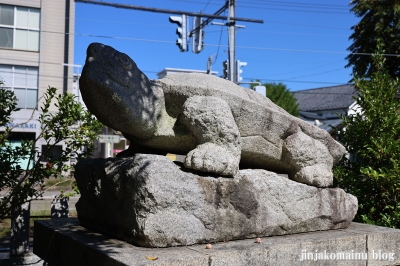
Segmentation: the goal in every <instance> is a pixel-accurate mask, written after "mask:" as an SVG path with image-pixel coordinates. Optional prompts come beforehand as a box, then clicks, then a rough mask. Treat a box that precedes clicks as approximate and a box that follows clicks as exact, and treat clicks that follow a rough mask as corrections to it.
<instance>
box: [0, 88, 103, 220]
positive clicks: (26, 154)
mask: <svg viewBox="0 0 400 266" xmlns="http://www.w3.org/2000/svg"><path fill="white" fill-rule="evenodd" d="M56 92H57V89H55V88H49V89H48V90H47V92H46V93H45V94H44V101H43V104H42V106H41V108H40V110H41V112H40V114H39V119H38V120H39V122H40V124H41V132H40V134H39V135H38V136H36V139H35V140H34V141H23V142H22V143H21V145H20V146H17V147H15V146H13V145H12V144H11V143H10V142H8V141H7V137H8V136H9V134H12V130H13V128H12V127H11V125H12V124H10V122H11V121H12V119H11V115H12V113H13V112H15V111H17V110H18V109H17V108H16V106H17V98H16V97H15V95H14V93H13V92H12V91H10V90H7V89H5V88H0V105H1V107H2V108H1V109H0V126H2V127H5V131H4V132H3V133H0V191H1V194H2V197H1V198H0V219H1V218H3V217H5V216H9V215H10V214H11V213H12V212H13V211H14V210H16V209H18V208H19V206H21V204H22V203H24V202H26V201H29V200H32V199H35V198H37V197H39V196H41V195H42V193H43V184H44V181H45V180H46V179H47V178H49V177H56V178H61V177H62V176H63V175H64V174H65V173H67V172H68V171H70V170H71V169H72V168H73V165H71V164H70V161H71V159H72V158H74V159H78V160H79V159H80V158H83V157H86V156H88V155H89V154H91V152H92V151H93V148H94V145H93V140H94V139H96V138H97V132H99V131H100V129H101V128H102V124H101V123H100V122H98V121H97V119H96V118H95V117H94V116H93V115H92V114H90V113H89V112H88V111H86V110H85V109H84V108H83V106H82V105H81V104H80V103H79V102H77V101H76V100H75V96H74V95H73V94H69V93H66V94H60V95H57V94H56ZM52 103H54V104H55V106H56V107H58V111H57V112H50V111H49V107H50V105H51V104H52ZM27 122H28V121H27ZM39 139H42V140H44V141H45V143H46V145H47V147H48V149H47V150H45V151H44V152H39V151H38V150H37V149H36V147H35V143H36V142H37V141H38V140H39ZM61 143H64V149H63V150H62V153H61V155H60V156H57V157H53V155H52V150H51V148H52V147H54V146H55V145H60V144H61ZM83 148H85V149H84V150H83ZM22 159H27V160H28V164H27V165H28V166H27V168H26V169H24V168H22V167H21V165H20V163H19V162H20V161H21V160H22ZM43 159H46V160H48V164H47V165H43V164H42V161H43Z"/></svg>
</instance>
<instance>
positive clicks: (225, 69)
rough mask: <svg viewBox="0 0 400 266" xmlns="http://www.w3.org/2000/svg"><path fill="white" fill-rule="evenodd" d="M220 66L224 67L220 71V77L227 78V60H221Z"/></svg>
mask: <svg viewBox="0 0 400 266" xmlns="http://www.w3.org/2000/svg"><path fill="white" fill-rule="evenodd" d="M222 67H223V68H224V70H223V71H222V73H223V74H222V77H223V78H224V79H229V60H225V61H224V62H222Z"/></svg>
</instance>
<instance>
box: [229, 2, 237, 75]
mask: <svg viewBox="0 0 400 266" xmlns="http://www.w3.org/2000/svg"><path fill="white" fill-rule="evenodd" d="M235 2H236V0H229V2H228V67H229V71H228V80H230V81H233V82H237V81H236V80H235V77H236V71H235V56H236V55H235V24H236V23H235V20H233V19H232V18H234V17H235Z"/></svg>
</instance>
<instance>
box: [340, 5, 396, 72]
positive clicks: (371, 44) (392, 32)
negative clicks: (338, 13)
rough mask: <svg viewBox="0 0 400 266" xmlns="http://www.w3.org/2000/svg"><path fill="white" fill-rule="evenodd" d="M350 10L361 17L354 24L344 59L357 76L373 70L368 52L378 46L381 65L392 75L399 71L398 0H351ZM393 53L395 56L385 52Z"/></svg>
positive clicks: (373, 66)
mask: <svg viewBox="0 0 400 266" xmlns="http://www.w3.org/2000/svg"><path fill="white" fill-rule="evenodd" d="M350 5H351V6H352V9H351V11H352V12H354V14H355V15H356V16H357V17H360V18H361V20H360V22H359V23H358V24H357V25H354V26H353V27H352V28H351V29H352V30H353V33H352V35H351V36H350V38H349V39H350V40H352V41H353V43H352V44H351V45H350V47H349V48H348V50H349V51H350V52H351V53H352V54H349V55H348V56H347V57H346V59H347V60H348V64H347V65H346V67H353V72H354V73H355V74H356V75H357V76H358V77H362V76H367V77H370V76H371V75H372V74H373V73H374V72H376V71H377V69H376V67H375V65H374V63H373V59H372V56H370V54H371V53H374V52H375V49H376V48H377V47H378V46H379V47H382V48H383V49H384V50H385V54H386V55H387V56H386V58H385V59H386V60H385V68H386V69H387V72H388V74H389V75H390V76H392V77H397V76H399V75H400V56H399V52H400V0H385V1H382V0H379V1H372V0H352V1H351V2H350ZM389 55H397V56H389Z"/></svg>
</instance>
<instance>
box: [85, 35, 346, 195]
mask: <svg viewBox="0 0 400 266" xmlns="http://www.w3.org/2000/svg"><path fill="white" fill-rule="evenodd" d="M80 90H81V93H82V98H83V100H84V102H85V104H86V105H87V108H88V109H89V110H90V111H91V112H92V113H93V114H94V115H96V117H97V118H98V119H99V120H100V121H101V122H102V123H104V124H105V125H107V126H109V127H111V128H113V129H115V130H118V131H121V132H122V133H123V135H124V136H125V137H126V138H127V139H128V140H130V142H131V145H130V147H129V149H128V150H126V151H124V152H122V153H121V154H120V156H129V155H132V154H134V153H138V152H140V153H155V154H163V153H164V154H165V153H167V152H171V153H177V154H187V155H186V158H185V162H184V166H185V167H186V168H190V169H195V170H199V171H203V172H209V173H215V174H218V175H225V176H233V175H235V174H236V173H237V171H238V169H239V164H240V165H241V167H250V168H262V169H267V170H271V171H275V172H278V173H286V174H288V175H289V178H290V179H292V180H295V181H298V182H301V183H305V184H309V185H313V186H317V187H327V186H330V185H331V184H332V180H333V176H332V167H333V165H334V164H336V163H338V161H339V160H340V159H341V157H342V155H343V154H344V152H345V149H344V147H343V146H342V145H340V144H339V143H338V142H336V141H335V140H334V139H332V137H331V136H330V135H329V134H328V133H327V132H326V131H324V130H322V129H320V128H318V127H315V126H313V125H311V124H308V123H306V122H304V121H302V120H300V119H298V118H296V117H293V116H291V115H290V114H288V113H287V112H286V111H285V110H283V109H282V108H280V107H278V106H277V105H275V104H274V103H272V102H271V101H270V100H269V99H268V98H267V97H264V96H262V95H259V94H258V93H256V92H254V91H252V90H249V89H245V88H243V87H240V86H238V85H236V84H234V83H233V82H230V81H227V80H224V79H221V78H218V77H215V76H212V75H206V74H198V73H184V74H174V75H168V76H166V77H164V78H162V79H159V80H154V81H153V80H149V79H148V78H147V77H146V75H145V74H144V73H143V72H142V71H140V69H139V68H138V67H137V66H136V64H135V62H133V60H132V59H131V58H130V57H129V56H127V55H126V54H124V53H120V52H118V51H117V50H115V49H113V48H112V47H110V46H106V45H103V44H100V43H92V44H91V45H90V46H89V47H88V50H87V59H86V63H85V66H84V68H83V71H82V76H81V78H80Z"/></svg>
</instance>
